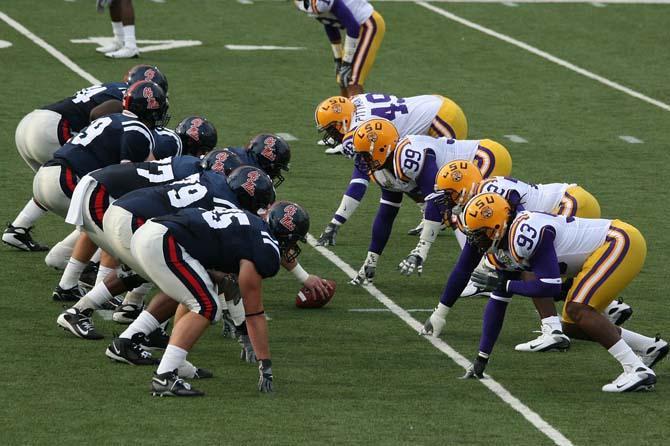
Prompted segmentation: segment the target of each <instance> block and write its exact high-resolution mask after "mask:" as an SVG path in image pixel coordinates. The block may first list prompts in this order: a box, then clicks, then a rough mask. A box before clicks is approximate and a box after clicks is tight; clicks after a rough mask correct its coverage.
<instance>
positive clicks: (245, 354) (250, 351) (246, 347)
mask: <svg viewBox="0 0 670 446" xmlns="http://www.w3.org/2000/svg"><path fill="white" fill-rule="evenodd" d="M237 342H239V343H240V346H241V347H242V351H241V352H240V359H241V360H242V361H244V362H248V363H249V364H256V363H257V362H258V360H257V359H256V352H254V346H253V345H251V339H250V338H249V335H240V338H239V339H238V340H237Z"/></svg>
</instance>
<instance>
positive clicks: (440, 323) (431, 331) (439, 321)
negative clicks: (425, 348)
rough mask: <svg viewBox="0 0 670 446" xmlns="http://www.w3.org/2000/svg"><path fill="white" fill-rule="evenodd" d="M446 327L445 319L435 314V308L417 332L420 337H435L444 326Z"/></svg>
mask: <svg viewBox="0 0 670 446" xmlns="http://www.w3.org/2000/svg"><path fill="white" fill-rule="evenodd" d="M445 325H447V321H446V319H444V318H443V317H442V316H440V315H438V314H437V308H436V309H435V311H433V314H431V315H430V317H429V318H428V319H426V322H424V324H423V328H422V329H421V331H420V332H419V334H420V335H422V336H430V335H433V336H435V337H438V336H440V334H441V333H442V330H444V326H445Z"/></svg>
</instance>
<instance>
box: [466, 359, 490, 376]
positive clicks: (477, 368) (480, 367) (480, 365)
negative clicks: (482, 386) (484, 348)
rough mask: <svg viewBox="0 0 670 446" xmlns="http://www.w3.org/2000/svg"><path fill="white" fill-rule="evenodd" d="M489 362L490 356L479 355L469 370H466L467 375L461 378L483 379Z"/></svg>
mask: <svg viewBox="0 0 670 446" xmlns="http://www.w3.org/2000/svg"><path fill="white" fill-rule="evenodd" d="M488 362H489V358H485V357H483V356H482V355H481V353H480V354H478V355H477V357H476V358H475V360H474V362H473V363H472V365H471V366H470V368H469V369H468V371H467V372H465V375H463V376H462V377H461V379H469V378H472V379H482V378H484V369H485V368H486V364H487V363H488Z"/></svg>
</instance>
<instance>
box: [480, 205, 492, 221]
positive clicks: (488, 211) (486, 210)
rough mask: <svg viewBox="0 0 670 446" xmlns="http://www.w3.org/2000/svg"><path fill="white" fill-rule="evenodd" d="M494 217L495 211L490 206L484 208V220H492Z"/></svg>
mask: <svg viewBox="0 0 670 446" xmlns="http://www.w3.org/2000/svg"><path fill="white" fill-rule="evenodd" d="M491 217H493V209H491V208H490V207H489V206H484V207H483V208H482V218H491Z"/></svg>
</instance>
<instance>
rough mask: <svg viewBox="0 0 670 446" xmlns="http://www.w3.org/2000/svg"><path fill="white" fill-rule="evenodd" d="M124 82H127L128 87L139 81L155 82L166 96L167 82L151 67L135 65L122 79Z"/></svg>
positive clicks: (162, 75)
mask: <svg viewBox="0 0 670 446" xmlns="http://www.w3.org/2000/svg"><path fill="white" fill-rule="evenodd" d="M123 80H124V82H127V83H128V85H133V84H134V83H135V82H139V81H152V82H156V83H157V84H158V85H160V87H161V88H162V89H163V91H164V92H165V94H166V95H167V94H168V81H167V77H165V75H164V74H163V73H161V71H160V70H159V69H158V67H154V66H151V65H135V66H134V67H132V68H131V69H130V70H128V72H127V73H126V75H125V76H124V78H123Z"/></svg>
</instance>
